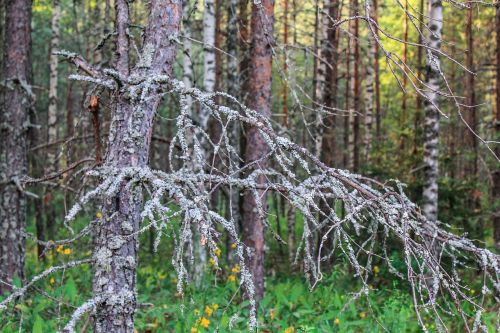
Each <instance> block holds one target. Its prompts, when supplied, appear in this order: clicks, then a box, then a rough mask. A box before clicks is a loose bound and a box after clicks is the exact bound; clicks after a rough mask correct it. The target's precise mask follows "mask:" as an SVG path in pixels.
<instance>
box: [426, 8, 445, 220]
mask: <svg viewBox="0 0 500 333" xmlns="http://www.w3.org/2000/svg"><path fill="white" fill-rule="evenodd" d="M427 15H428V19H429V23H428V27H429V31H430V32H429V34H430V35H429V37H428V41H427V45H428V46H429V47H431V48H433V49H439V48H440V46H441V30H442V26H443V5H442V2H441V0H429V2H428V13H427ZM427 54H428V56H427V68H426V71H427V73H426V78H425V82H426V85H427V86H428V89H427V91H426V93H425V95H426V100H425V102H424V104H425V128H424V131H425V138H424V164H425V175H424V177H425V178H424V188H423V206H422V210H423V213H424V216H425V217H426V219H427V220H428V222H429V223H436V221H437V218H438V182H437V181H438V174H439V163H438V157H439V110H438V108H437V107H438V105H439V104H438V103H439V101H438V94H437V92H438V91H439V89H440V87H439V85H440V81H441V80H440V78H441V65H440V60H439V54H438V53H437V52H436V51H427Z"/></svg>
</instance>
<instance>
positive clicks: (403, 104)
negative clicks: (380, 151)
mask: <svg viewBox="0 0 500 333" xmlns="http://www.w3.org/2000/svg"><path fill="white" fill-rule="evenodd" d="M407 11H408V0H405V2H404V17H403V66H402V67H403V80H402V82H401V85H402V86H403V96H402V102H401V121H400V127H399V128H400V129H401V130H403V132H402V135H401V137H400V142H399V147H400V151H401V152H403V151H405V149H406V131H404V130H405V129H406V122H407V118H408V110H407V103H406V100H407V92H406V86H407V82H408V78H407V71H406V66H407V65H408V45H407V43H408V13H407ZM403 156H404V154H401V156H400V157H402V158H404V157H403Z"/></svg>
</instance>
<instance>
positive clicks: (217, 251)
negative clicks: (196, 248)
mask: <svg viewBox="0 0 500 333" xmlns="http://www.w3.org/2000/svg"><path fill="white" fill-rule="evenodd" d="M214 253H215V255H216V256H217V257H219V256H220V254H221V253H222V251H221V250H220V249H219V248H218V247H216V248H215V251H214Z"/></svg>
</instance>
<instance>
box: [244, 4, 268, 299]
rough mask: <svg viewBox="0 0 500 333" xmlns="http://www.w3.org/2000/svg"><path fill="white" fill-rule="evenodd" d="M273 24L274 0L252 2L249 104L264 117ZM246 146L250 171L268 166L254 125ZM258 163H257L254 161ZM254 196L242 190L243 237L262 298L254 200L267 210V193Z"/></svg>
mask: <svg viewBox="0 0 500 333" xmlns="http://www.w3.org/2000/svg"><path fill="white" fill-rule="evenodd" d="M273 23H274V1H273V0H262V2H261V3H260V4H258V5H257V4H252V43H251V50H250V68H249V69H250V73H249V79H250V80H249V107H250V108H251V109H253V110H255V111H256V112H258V113H259V114H261V115H262V116H264V117H266V118H270V117H271V80H272V49H271V46H272V44H273V43H274V39H273ZM245 130H246V147H245V151H244V160H245V164H247V165H248V164H251V167H250V168H249V169H250V170H248V172H249V173H251V172H253V171H254V170H257V169H266V168H267V167H268V161H267V159H263V160H261V159H262V158H263V157H264V156H266V155H267V154H268V153H269V147H268V145H267V143H266V142H265V140H264V137H263V136H262V134H261V133H260V131H259V130H258V129H257V128H256V127H253V126H247V127H246V128H245ZM258 160H259V162H258V163H257V164H256V163H255V161H258ZM256 182H257V183H258V184H264V183H265V182H266V180H265V177H264V176H258V177H257V178H256ZM258 194H259V197H258V198H255V196H254V194H253V193H251V192H248V191H247V192H245V195H244V198H243V205H242V224H243V238H244V242H245V244H246V246H248V247H250V248H251V249H253V256H252V257H251V258H250V259H249V268H250V270H251V272H252V274H253V279H254V284H255V297H256V299H261V298H262V296H263V295H264V223H265V221H264V219H265V218H266V217H265V216H262V215H261V214H260V213H259V211H258V210H257V209H256V207H257V201H256V200H260V205H262V207H263V209H264V210H265V211H266V210H267V202H266V193H265V191H264V190H259V191H258Z"/></svg>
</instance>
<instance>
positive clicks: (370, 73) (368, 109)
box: [363, 0, 376, 162]
mask: <svg viewBox="0 0 500 333" xmlns="http://www.w3.org/2000/svg"><path fill="white" fill-rule="evenodd" d="M372 7H373V5H372V1H371V0H367V1H366V13H367V14H369V15H370V17H371V16H372V13H373V8H372ZM367 40H368V57H367V59H366V61H367V63H366V81H365V133H364V134H365V135H364V140H363V141H364V142H363V143H364V148H365V149H364V160H365V162H368V161H369V160H370V152H371V145H372V122H373V91H374V90H373V83H374V80H375V69H374V67H373V61H374V59H375V57H376V49H375V44H376V42H375V38H374V36H373V35H372V32H371V30H370V29H369V30H368V35H367Z"/></svg>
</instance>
